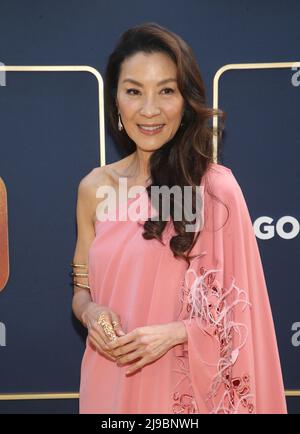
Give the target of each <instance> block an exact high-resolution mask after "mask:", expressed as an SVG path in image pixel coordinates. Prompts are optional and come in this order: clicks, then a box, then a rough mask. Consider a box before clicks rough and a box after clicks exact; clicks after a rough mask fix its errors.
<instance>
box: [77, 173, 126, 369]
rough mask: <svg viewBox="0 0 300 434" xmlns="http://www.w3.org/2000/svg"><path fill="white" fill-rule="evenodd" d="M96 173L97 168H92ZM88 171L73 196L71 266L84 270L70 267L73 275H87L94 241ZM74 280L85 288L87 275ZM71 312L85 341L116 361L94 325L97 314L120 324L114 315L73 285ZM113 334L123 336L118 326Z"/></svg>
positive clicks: (92, 188) (92, 197)
mask: <svg viewBox="0 0 300 434" xmlns="http://www.w3.org/2000/svg"><path fill="white" fill-rule="evenodd" d="M95 170H99V169H94V171H95ZM94 171H92V172H91V173H90V174H88V175H87V176H86V177H85V178H83V179H82V180H81V182H80V183H79V187H78V195H77V208H76V217H77V242H76V248H75V253H74V257H73V264H84V265H86V268H73V272H74V273H88V256H89V248H90V246H91V243H92V241H93V240H94V238H95V230H94V222H93V220H94V214H95V210H96V206H97V199H96V188H95V185H96V182H95V181H94V180H95V176H94V174H95V172H94ZM74 280H76V282H77V283H80V284H84V285H88V286H89V279H88V276H86V277H82V276H75V277H74ZM72 310H73V312H74V315H75V316H76V318H77V319H78V320H79V321H80V322H81V323H82V324H83V325H84V326H85V327H86V328H87V329H88V337H89V341H90V343H91V344H92V346H93V347H94V349H96V350H97V351H98V352H99V353H101V354H102V355H105V356H107V357H109V358H110V359H111V360H114V361H115V360H116V358H114V357H111V355H110V354H109V353H108V352H107V349H108V347H107V346H106V343H108V342H109V340H108V337H107V336H106V335H105V333H104V331H103V329H102V327H101V326H100V325H99V324H98V323H97V320H98V318H99V315H100V314H101V313H103V314H104V315H105V316H106V320H107V321H108V322H109V323H111V322H112V321H113V320H114V321H117V323H118V324H120V323H121V321H120V317H119V315H118V314H117V313H115V312H114V311H112V310H111V309H110V308H109V307H108V306H100V305H98V304H97V303H95V302H93V300H92V297H91V294H90V291H89V289H84V288H81V287H77V286H75V285H74V295H73V300H72ZM115 333H116V334H117V335H123V334H124V332H123V331H122V329H121V325H120V326H119V327H116V328H115Z"/></svg>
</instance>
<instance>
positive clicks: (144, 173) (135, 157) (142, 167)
mask: <svg viewBox="0 0 300 434" xmlns="http://www.w3.org/2000/svg"><path fill="white" fill-rule="evenodd" d="M150 156H151V153H150V152H144V151H141V150H140V149H137V150H136V151H135V152H134V153H133V154H132V155H131V159H130V163H129V166H128V169H129V170H130V173H131V174H132V176H133V177H134V178H135V179H137V180H146V179H148V178H149V176H150V172H149V167H148V164H149V158H150Z"/></svg>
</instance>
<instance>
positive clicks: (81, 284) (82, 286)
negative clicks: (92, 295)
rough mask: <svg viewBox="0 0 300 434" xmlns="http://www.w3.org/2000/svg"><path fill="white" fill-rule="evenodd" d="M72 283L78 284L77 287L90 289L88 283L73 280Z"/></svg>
mask: <svg viewBox="0 0 300 434" xmlns="http://www.w3.org/2000/svg"><path fill="white" fill-rule="evenodd" d="M73 285H75V286H78V287H79V288H84V289H91V288H90V287H89V285H85V284H84V283H77V282H73Z"/></svg>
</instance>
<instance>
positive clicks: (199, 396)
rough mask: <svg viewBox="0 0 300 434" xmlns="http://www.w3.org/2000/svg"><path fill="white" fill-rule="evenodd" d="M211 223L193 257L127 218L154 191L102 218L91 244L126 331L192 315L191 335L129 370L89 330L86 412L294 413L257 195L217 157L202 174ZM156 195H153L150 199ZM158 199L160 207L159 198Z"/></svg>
mask: <svg viewBox="0 0 300 434" xmlns="http://www.w3.org/2000/svg"><path fill="white" fill-rule="evenodd" d="M201 186H203V188H204V195H203V197H204V226H203V227H202V230H201V233H200V236H199V238H198V240H197V243H196V244H195V246H194V248H193V251H192V252H191V253H192V254H193V255H195V258H194V259H193V260H192V261H191V264H190V266H189V267H188V268H187V264H186V262H184V261H183V260H181V259H178V258H174V256H173V253H172V251H171V249H170V248H169V245H168V244H169V241H170V239H171V238H172V236H173V235H174V234H175V232H174V228H173V225H172V224H171V222H168V224H167V227H166V230H165V231H164V233H163V244H161V243H160V242H159V241H158V240H155V239H153V240H145V239H144V238H143V237H142V233H143V223H144V221H143V218H140V219H137V221H131V220H128V221H122V220H120V219H119V217H120V211H121V210H124V208H127V209H128V205H129V208H132V207H136V208H138V207H139V204H140V203H141V200H146V201H147V200H149V199H148V197H147V193H146V192H144V194H141V195H140V197H139V199H134V200H132V199H130V200H128V202H126V203H124V204H123V205H122V206H120V207H119V208H118V210H117V211H118V212H117V219H116V221H111V220H107V221H104V222H103V221H98V222H97V223H96V226H95V231H96V237H95V239H94V241H93V243H92V245H91V247H90V251H89V283H90V287H91V295H92V299H93V301H95V302H96V303H99V304H100V305H106V306H109V307H110V308H111V309H113V310H115V311H116V312H117V313H118V314H119V315H120V317H121V322H122V326H123V329H124V330H125V332H130V331H131V330H133V329H134V328H136V327H142V326H145V325H151V324H153V325H154V324H164V323H169V322H173V321H183V323H184V325H185V327H186V331H187V335H188V340H187V342H186V343H184V344H180V345H176V346H174V347H172V348H171V349H170V350H169V351H168V352H167V353H166V354H165V355H164V356H162V357H161V358H159V359H157V360H156V361H154V362H152V363H150V364H148V365H146V366H144V367H143V368H142V369H140V370H139V371H137V372H136V373H134V374H132V375H130V376H126V375H125V371H126V366H122V367H118V366H117V365H116V364H115V363H114V362H112V361H110V360H108V359H106V358H105V357H104V356H102V355H100V354H99V353H98V352H97V351H95V349H94V348H93V347H92V346H91V345H90V343H89V341H88V339H87V342H86V349H85V353H84V356H83V360H82V365H81V382H80V413H119V414H120V413H158V414H159V413H165V414H166V413H183V414H187V413H286V412H287V410H286V403H285V397H284V388H283V381H282V373H281V367H280V359H279V353H278V348H277V342H276V335H275V329H274V323H273V318H272V313H271V308H270V303H269V298H268V291H267V287H266V282H265V278H264V273H263V267H262V263H261V258H260V254H259V250H258V246H257V242H256V238H255V235H254V232H253V228H252V223H251V219H250V216H249V212H248V209H247V205H246V202H245V199H244V196H243V193H242V191H241V189H240V186H239V184H238V182H237V180H236V178H235V177H234V175H233V173H232V171H231V170H230V169H229V168H227V167H225V166H222V165H220V164H216V163H212V164H211V165H210V167H209V169H208V170H207V172H206V173H205V175H204V176H203V178H202V181H201ZM149 202H150V201H149ZM149 208H150V210H151V212H153V208H152V206H151V203H149Z"/></svg>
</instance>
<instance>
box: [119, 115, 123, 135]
mask: <svg viewBox="0 0 300 434" xmlns="http://www.w3.org/2000/svg"><path fill="white" fill-rule="evenodd" d="M118 129H119V131H122V130H123V125H122V122H121V116H120V113H118Z"/></svg>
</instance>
